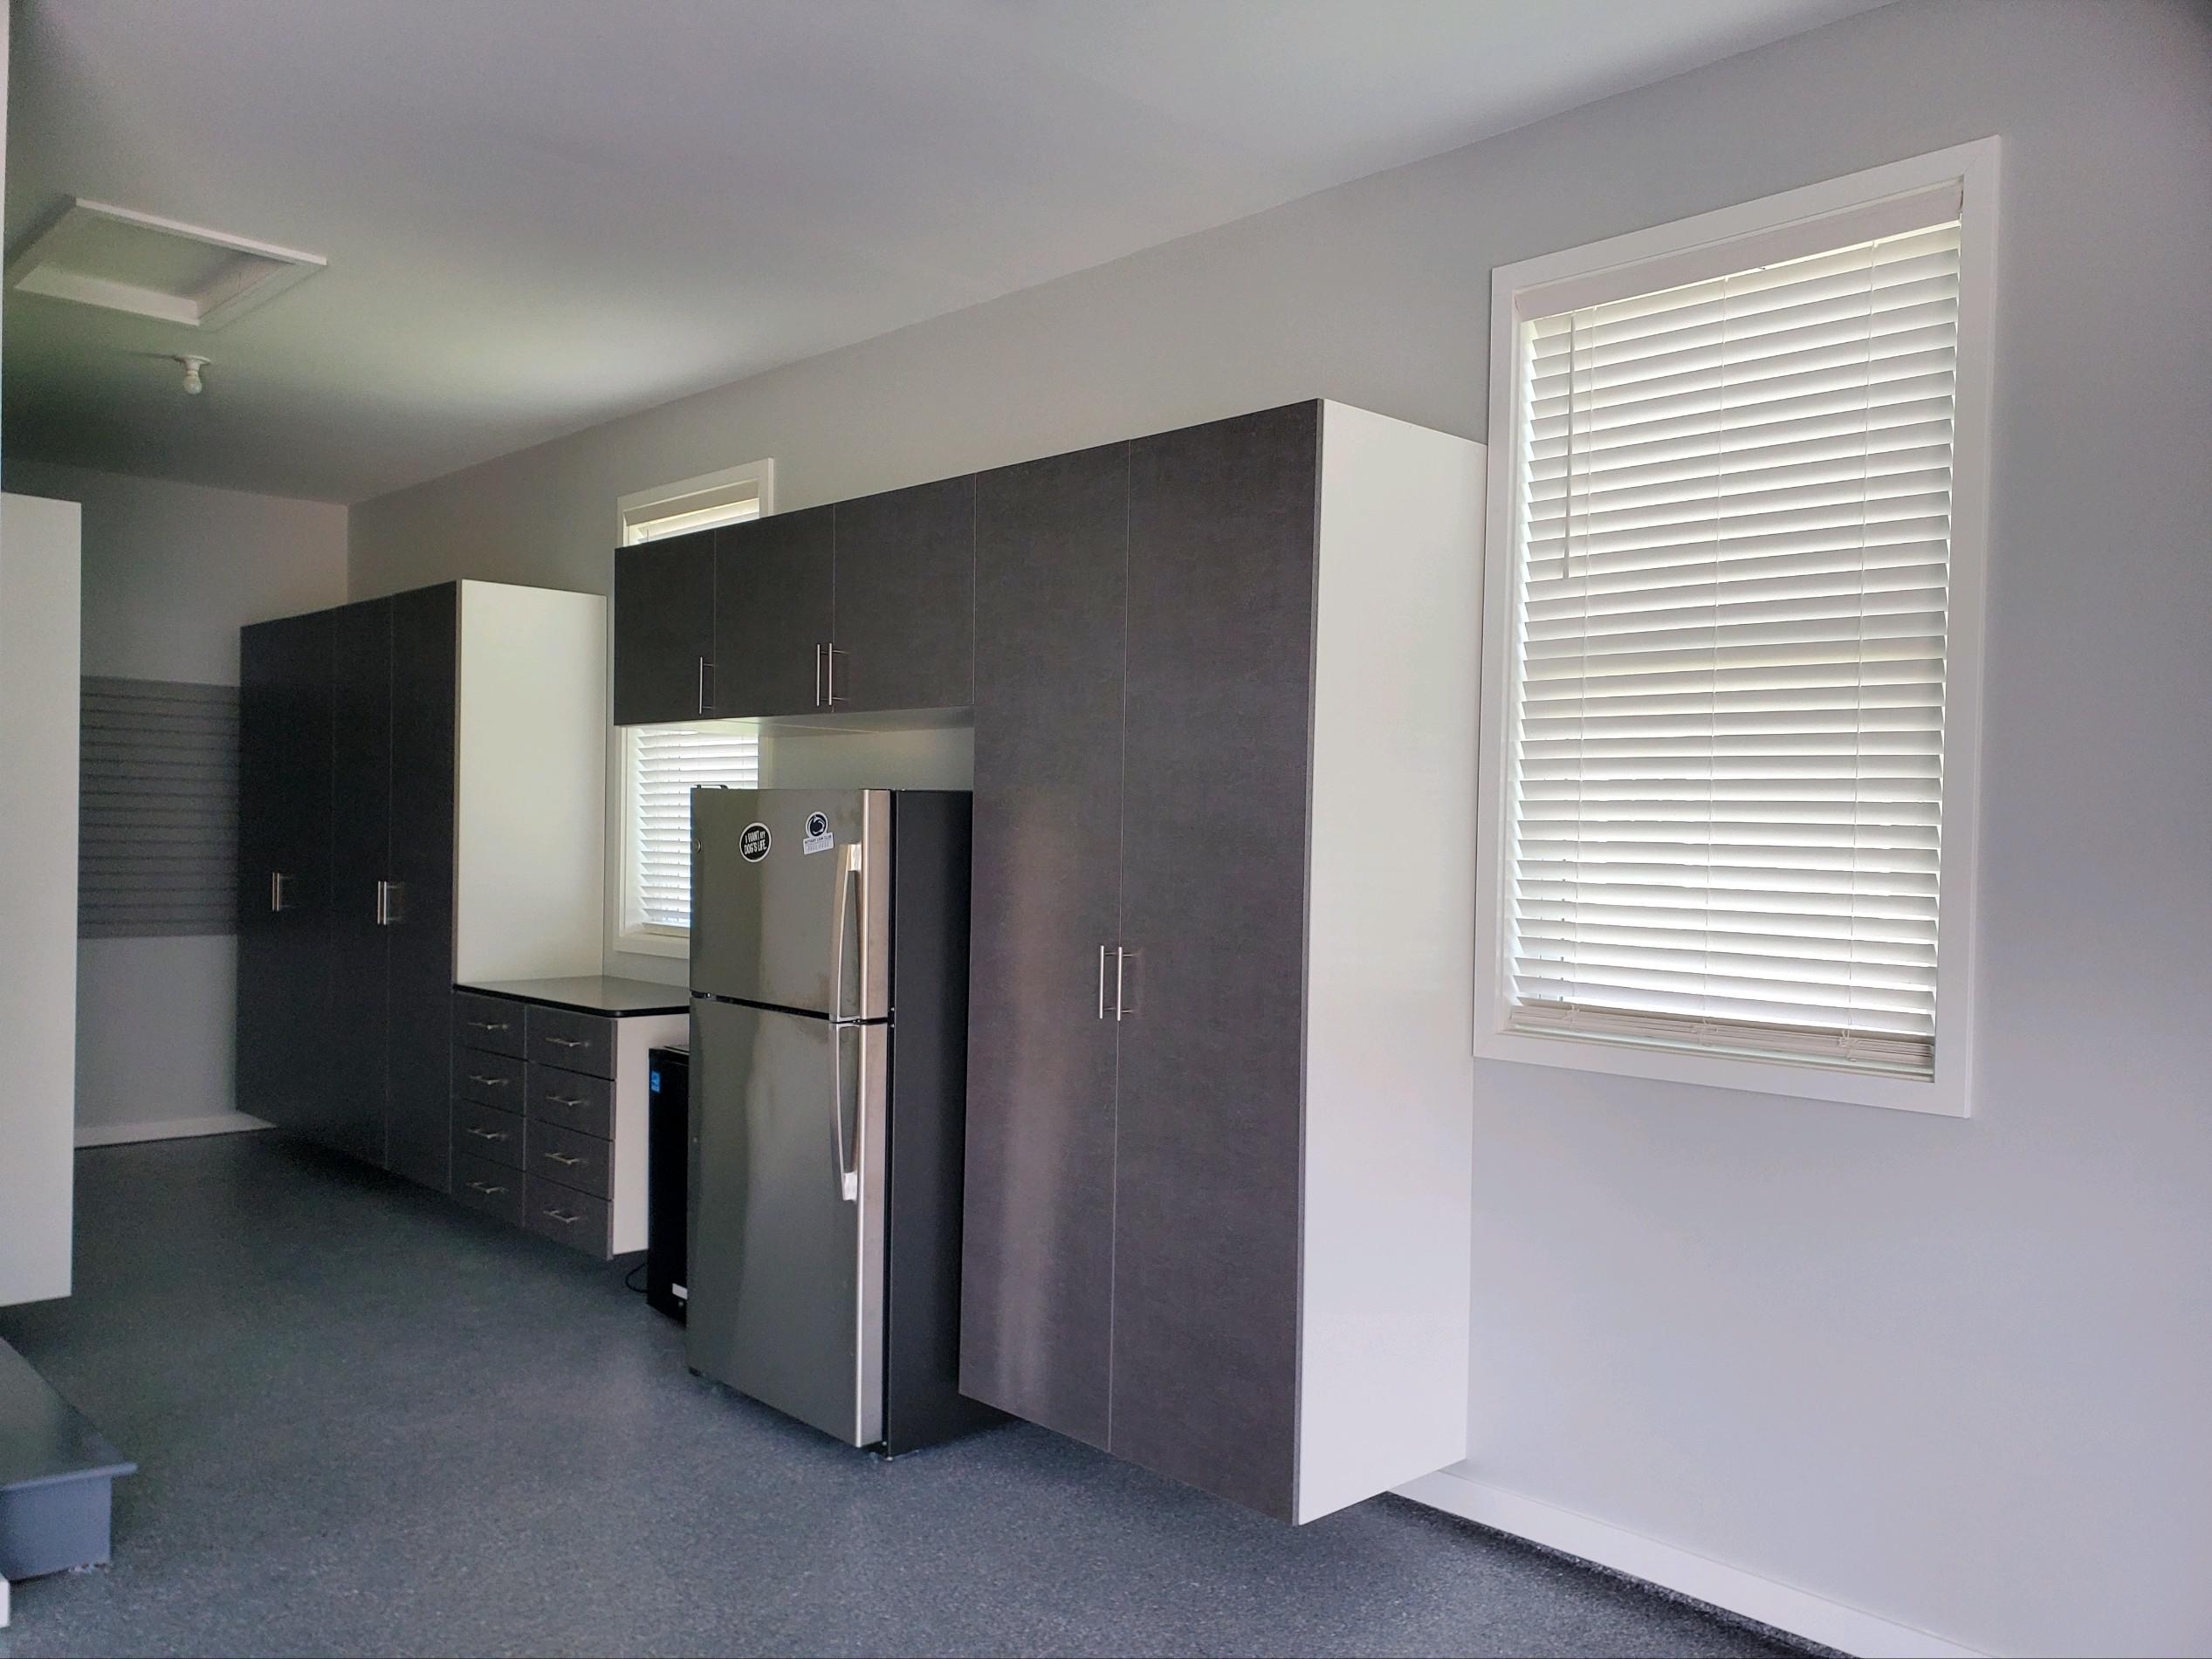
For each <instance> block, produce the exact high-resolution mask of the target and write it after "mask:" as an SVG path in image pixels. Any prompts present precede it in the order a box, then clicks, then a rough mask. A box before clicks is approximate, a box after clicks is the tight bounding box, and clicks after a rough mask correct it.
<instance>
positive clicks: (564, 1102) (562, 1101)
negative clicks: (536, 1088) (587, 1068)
mask: <svg viewBox="0 0 2212 1659" xmlns="http://www.w3.org/2000/svg"><path fill="white" fill-rule="evenodd" d="M546 1099H547V1100H551V1101H552V1102H553V1104H554V1105H555V1106H581V1105H582V1104H583V1103H584V1097H583V1096H582V1095H580V1094H548V1095H546Z"/></svg>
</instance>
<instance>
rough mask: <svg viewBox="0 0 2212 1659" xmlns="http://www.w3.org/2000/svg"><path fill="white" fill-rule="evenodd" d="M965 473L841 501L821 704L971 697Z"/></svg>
mask: <svg viewBox="0 0 2212 1659" xmlns="http://www.w3.org/2000/svg"><path fill="white" fill-rule="evenodd" d="M975 489H976V481H975V479H974V477H973V476H968V477H965V478H947V479H945V481H944V482H943V483H925V484H923V485H921V486H920V487H918V488H917V489H913V490H891V491H890V493H888V494H886V495H880V496H869V497H864V498H863V499H862V500H859V501H842V502H840V503H838V504H837V506H836V508H835V513H836V516H837V524H836V571H837V592H836V606H835V616H834V618H833V619H832V620H833V627H832V630H831V648H832V649H833V650H834V651H835V654H836V655H835V657H834V658H833V659H832V664H831V666H832V667H833V668H834V669H835V680H834V683H833V684H830V685H827V686H825V687H824V688H823V696H824V706H825V707H828V708H832V709H838V710H851V711H853V712H855V713H876V712H878V711H880V710H887V709H958V708H965V707H966V706H967V705H968V704H969V703H972V702H974V701H975Z"/></svg>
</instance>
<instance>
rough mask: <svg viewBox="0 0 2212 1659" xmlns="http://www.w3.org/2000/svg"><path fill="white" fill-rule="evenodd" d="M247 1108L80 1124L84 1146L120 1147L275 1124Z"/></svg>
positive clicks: (236, 1132) (80, 1142)
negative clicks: (246, 1111) (200, 1115)
mask: <svg viewBox="0 0 2212 1659" xmlns="http://www.w3.org/2000/svg"><path fill="white" fill-rule="evenodd" d="M271 1127H272V1126H271V1125H270V1124H266V1123H264V1122H263V1121H261V1120H260V1119H259V1118H250V1117H248V1116H247V1115H246V1114H244V1113H243V1112H217V1113H216V1114H215V1115H214V1116H213V1117H205V1118H155V1119H154V1120H153V1121H151V1122H148V1123H93V1124H79V1126H78V1128H77V1144H78V1145H79V1146H80V1147H120V1146H125V1145H127V1144H129V1143H130V1142H132V1141H177V1140H182V1139H183V1138H185V1137H186V1136H189V1135H242V1134H244V1132H245V1131H246V1130H248V1129H266V1128H271Z"/></svg>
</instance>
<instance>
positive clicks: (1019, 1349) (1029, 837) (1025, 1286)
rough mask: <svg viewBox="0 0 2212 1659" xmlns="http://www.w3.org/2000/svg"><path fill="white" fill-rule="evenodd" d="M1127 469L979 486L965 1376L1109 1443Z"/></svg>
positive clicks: (1061, 464)
mask: <svg viewBox="0 0 2212 1659" xmlns="http://www.w3.org/2000/svg"><path fill="white" fill-rule="evenodd" d="M1128 462H1129V446H1128V445H1126V444H1113V445H1110V446H1109V447H1107V448H1104V449H1089V450H1085V451H1083V452H1082V453H1081V454H1077V455H1070V456H1055V457H1054V458H1052V459H1050V460H1047V461H1039V462H1034V463H1030V464H1028V465H1026V466H1019V467H1007V468H1004V469H1002V470H998V471H994V472H986V473H985V474H983V475H982V476H981V477H980V478H979V479H978V480H977V484H976V585H975V611H976V626H975V641H976V666H975V710H976V733H975V835H974V852H973V860H974V865H973V867H974V876H975V879H974V899H973V913H972V914H973V929H974V930H973V935H972V947H971V955H970V959H969V960H970V974H969V983H970V985H971V988H972V994H971V999H970V1003H969V1015H968V1045H969V1062H970V1069H969V1081H968V1123H967V1134H968V1186H967V1201H966V1203H967V1207H966V1238H967V1243H966V1251H965V1254H966V1262H967V1278H966V1281H965V1300H964V1302H963V1306H962V1316H961V1347H962V1352H961V1378H962V1384H963V1386H964V1388H965V1389H966V1391H967V1392H968V1393H970V1394H972V1395H976V1396H977V1397H979V1398H980V1399H984V1400H987V1401H989V1402H992V1403H993V1404H994V1405H997V1406H1000V1407H1001V1408H1003V1409H1006V1410H1010V1411H1013V1412H1014V1413H1016V1414H1018V1415H1019V1416H1023V1417H1027V1418H1028V1419H1029V1420H1030V1421H1031V1422H1041V1423H1043V1424H1045V1425H1046V1426H1047V1427H1048V1428H1053V1429H1059V1430H1060V1431H1061V1433H1063V1434H1068V1435H1072V1436H1075V1437H1076V1438H1077V1439H1079V1440H1085V1441H1088V1442H1089V1443H1091V1444H1093V1445H1096V1446H1104V1445H1105V1444H1106V1443H1107V1431H1108V1423H1107V1410H1108V1402H1109V1397H1110V1395H1109V1386H1108V1379H1109V1371H1110V1368H1109V1357H1110V1356H1109V1352H1108V1333H1109V1330H1110V1329H1111V1326H1112V1320H1111V1307H1112V1297H1113V1288H1114V1274H1113V1210H1114V1066H1115V1032H1116V1022H1115V1019H1114V1018H1113V1014H1112V1011H1111V1008H1110V1005H1109V998H1110V997H1111V996H1112V994H1113V990H1114V985H1113V966H1112V963H1111V961H1110V955H1111V948H1112V946H1113V945H1114V944H1115V943H1116V940H1117V939H1118V938H1119V936H1120V931H1121V929H1120V907H1121V857H1122V848H1121V817H1122V650H1123V638H1122V617H1123V607H1124V603H1125V594H1124V572H1125V563H1126V547H1125V539H1126V538H1125V533H1124V518H1125V512H1124V509H1125V506H1126V503H1127V500H1128V494H1129V465H1128ZM840 570H841V573H842V566H840ZM841 591H842V590H841Z"/></svg>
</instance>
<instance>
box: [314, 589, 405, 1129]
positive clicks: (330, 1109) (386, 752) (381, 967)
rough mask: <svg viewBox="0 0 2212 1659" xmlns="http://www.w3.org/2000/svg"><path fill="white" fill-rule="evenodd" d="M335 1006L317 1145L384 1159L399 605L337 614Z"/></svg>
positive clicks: (379, 603)
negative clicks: (386, 917) (387, 912)
mask: <svg viewBox="0 0 2212 1659" xmlns="http://www.w3.org/2000/svg"><path fill="white" fill-rule="evenodd" d="M331 640H332V645H331V693H332V716H331V796H330V870H331V903H330V911H329V924H328V925H329V928H330V939H331V1004H332V1011H333V1014H339V1013H340V1011H342V1017H340V1018H333V1019H331V1020H330V1021H329V1022H328V1029H327V1032H326V1039H325V1040H326V1043H327V1044H328V1058H327V1059H326V1061H325V1062H324V1063H325V1065H326V1068H327V1083H326V1087H325V1089H324V1091H323V1100H324V1110H325V1116H324V1119H323V1121H322V1123H321V1124H320V1126H319V1131H317V1130H310V1133H313V1134H314V1135H315V1136H316V1138H317V1139H318V1140H320V1141H325V1142H326V1144H328V1145H330V1146H333V1147H335V1148H338V1149H339V1150H340V1151H341V1152H350V1153H352V1154H353V1155H354V1156H355V1157H357V1158H366V1159H368V1161H369V1162H372V1163H379V1164H381V1163H382V1162H383V1161H384V1129H385V1123H384V1118H385V1109H386V1086H387V1080H386V1077H385V1067H384V1050H385V1043H386V1039H387V1038H388V1034H389V1032H390V1030H391V997H390V991H389V986H388V962H387V958H388V955H389V949H388V946H389V936H388V934H387V933H386V932H385V930H384V925H383V909H382V895H381V891H380V888H381V883H382V882H383V881H384V880H385V879H386V877H387V876H388V874H390V870H391V864H390V858H391V844H392V843H391V813H392V603H391V601H390V600H368V601H367V602H366V603H363V604H359V605H347V606H345V607H341V608H340V609H339V610H337V611H335V612H333V614H332V616H331Z"/></svg>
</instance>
